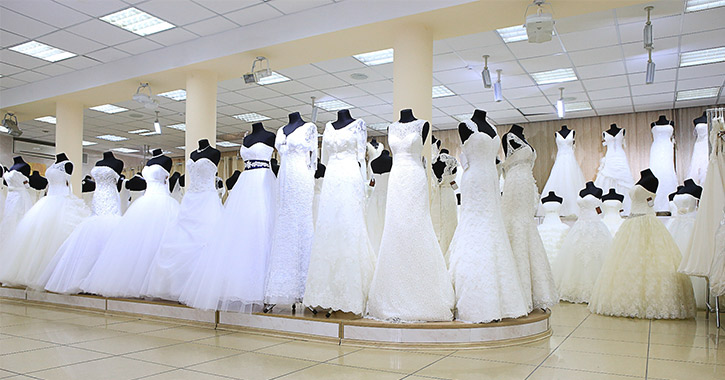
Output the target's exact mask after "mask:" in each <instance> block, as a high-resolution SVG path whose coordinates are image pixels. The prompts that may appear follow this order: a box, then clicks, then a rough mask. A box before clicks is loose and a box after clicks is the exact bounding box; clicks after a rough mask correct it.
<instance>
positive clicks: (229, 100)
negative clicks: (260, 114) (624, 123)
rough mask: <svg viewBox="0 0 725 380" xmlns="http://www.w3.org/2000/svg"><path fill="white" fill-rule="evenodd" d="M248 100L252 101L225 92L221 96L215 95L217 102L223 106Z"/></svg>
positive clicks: (248, 99) (242, 96)
mask: <svg viewBox="0 0 725 380" xmlns="http://www.w3.org/2000/svg"><path fill="white" fill-rule="evenodd" d="M250 100H252V99H250V98H249V97H247V96H244V95H242V94H238V93H236V92H225V93H223V94H217V101H218V102H222V103H225V104H237V103H242V102H248V101H250Z"/></svg>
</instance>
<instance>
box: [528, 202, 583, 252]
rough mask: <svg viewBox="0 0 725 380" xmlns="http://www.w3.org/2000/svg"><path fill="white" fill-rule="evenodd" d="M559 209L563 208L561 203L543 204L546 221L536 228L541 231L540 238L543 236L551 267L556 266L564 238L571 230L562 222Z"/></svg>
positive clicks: (542, 239)
mask: <svg viewBox="0 0 725 380" xmlns="http://www.w3.org/2000/svg"><path fill="white" fill-rule="evenodd" d="M559 207H561V204H559V202H546V203H542V204H541V208H542V209H544V220H543V221H542V222H541V224H539V225H538V226H537V227H536V229H537V230H538V231H539V236H541V241H542V242H543V243H544V249H546V257H547V258H548V259H549V265H551V266H553V265H554V262H555V261H556V257H557V256H558V255H559V251H560V250H561V244H562V243H563V242H564V237H566V234H567V233H568V232H569V228H570V227H569V225H567V224H566V223H564V222H562V221H561V218H559ZM578 207H579V206H577V208H578Z"/></svg>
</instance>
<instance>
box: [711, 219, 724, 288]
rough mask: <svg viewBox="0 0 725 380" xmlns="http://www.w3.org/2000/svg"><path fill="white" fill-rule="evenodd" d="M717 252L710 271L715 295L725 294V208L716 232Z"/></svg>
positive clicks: (715, 243)
mask: <svg viewBox="0 0 725 380" xmlns="http://www.w3.org/2000/svg"><path fill="white" fill-rule="evenodd" d="M714 245H715V254H714V256H715V257H714V259H713V261H712V270H711V271H710V293H711V295H712V296H713V297H722V296H723V295H725V210H723V218H722V220H721V221H720V225H719V226H718V228H717V231H716V232H715V242H714Z"/></svg>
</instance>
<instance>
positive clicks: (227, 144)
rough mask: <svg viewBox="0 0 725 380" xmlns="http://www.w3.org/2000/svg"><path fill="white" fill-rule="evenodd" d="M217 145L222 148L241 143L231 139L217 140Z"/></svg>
mask: <svg viewBox="0 0 725 380" xmlns="http://www.w3.org/2000/svg"><path fill="white" fill-rule="evenodd" d="M216 146H220V147H222V148H231V147H235V146H239V144H237V143H233V142H230V141H217V142H216Z"/></svg>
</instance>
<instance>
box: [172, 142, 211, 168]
mask: <svg viewBox="0 0 725 380" xmlns="http://www.w3.org/2000/svg"><path fill="white" fill-rule="evenodd" d="M189 157H190V158H191V160H192V161H194V162H196V161H199V160H200V159H202V158H206V159H208V160H209V161H211V162H213V163H214V165H219V160H221V158H222V152H220V151H219V149H216V148H214V147H213V146H211V144H209V140H207V139H201V140H199V148H198V149H197V150H195V151H193V152H191V154H190V155H189ZM168 170H171V169H168ZM168 170H167V171H168Z"/></svg>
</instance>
